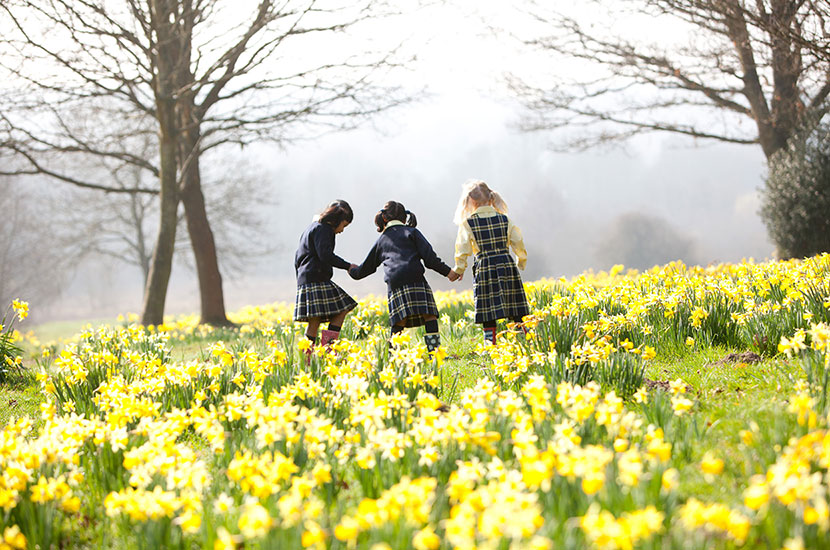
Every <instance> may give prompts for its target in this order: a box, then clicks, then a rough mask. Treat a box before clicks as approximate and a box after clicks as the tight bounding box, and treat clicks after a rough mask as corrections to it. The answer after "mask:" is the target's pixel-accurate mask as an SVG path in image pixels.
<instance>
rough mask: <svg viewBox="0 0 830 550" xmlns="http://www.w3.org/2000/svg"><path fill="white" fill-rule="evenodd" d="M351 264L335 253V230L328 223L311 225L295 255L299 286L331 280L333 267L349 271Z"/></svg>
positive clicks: (301, 238) (295, 268)
mask: <svg viewBox="0 0 830 550" xmlns="http://www.w3.org/2000/svg"><path fill="white" fill-rule="evenodd" d="M350 265H351V264H350V263H349V262H347V261H346V260H344V259H343V258H341V257H340V256H338V255H337V254H335V253H334V228H333V227H332V226H330V225H329V224H327V223H320V222H314V223H312V224H311V225H309V226H308V227H307V228H306V230H305V232H303V235H302V237H300V246H299V247H298V248H297V253H296V254H295V255H294V271H295V272H296V274H297V285H298V286H299V285H304V284H308V283H320V282H323V281H329V280H331V277H332V275H334V270H333V269H332V267H337V268H340V269H349V266H350Z"/></svg>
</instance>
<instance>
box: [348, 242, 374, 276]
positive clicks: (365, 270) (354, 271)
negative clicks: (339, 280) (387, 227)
mask: <svg viewBox="0 0 830 550" xmlns="http://www.w3.org/2000/svg"><path fill="white" fill-rule="evenodd" d="M379 265H380V253H379V250H378V243H377V242H376V243H375V245H374V246H373V247H372V249H371V250H370V251H369V254H367V255H366V259H365V260H363V263H362V264H360V265H358V266H354V267H352V268H350V269H349V276H351V278H352V279H362V278H364V277H368V276H369V275H371V274H372V273H374V272H375V271H377V270H378V266H379Z"/></svg>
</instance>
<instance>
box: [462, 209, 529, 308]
mask: <svg viewBox="0 0 830 550" xmlns="http://www.w3.org/2000/svg"><path fill="white" fill-rule="evenodd" d="M467 223H468V224H470V229H472V231H473V238H474V239H475V242H476V244H477V245H478V253H477V254H476V256H475V260H474V261H473V295H474V296H475V306H476V323H485V322H488V321H496V320H498V319H520V318H522V317H524V316H525V315H529V314H530V306H528V303H527V296H526V295H525V289H524V285H523V284H522V278H521V276H520V275H519V268H518V267H517V266H516V262H515V261H514V260H513V258H512V257H511V256H510V249H509V246H510V244H509V235H508V234H507V229H508V220H507V216H505V215H504V214H496V215H495V216H486V217H485V216H479V215H478V214H473V215H472V216H471V217H470V218H468V219H467Z"/></svg>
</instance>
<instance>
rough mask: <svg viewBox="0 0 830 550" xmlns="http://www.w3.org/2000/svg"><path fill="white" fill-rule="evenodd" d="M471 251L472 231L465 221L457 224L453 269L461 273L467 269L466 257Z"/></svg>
mask: <svg viewBox="0 0 830 550" xmlns="http://www.w3.org/2000/svg"><path fill="white" fill-rule="evenodd" d="M472 253H473V232H472V231H471V230H470V225H469V224H468V223H467V222H466V221H465V222H464V223H462V224H461V225H459V226H458V235H456V237H455V267H454V268H453V271H455V272H456V273H458V274H459V275H463V274H464V271H465V270H466V269H467V258H468V257H469V256H470V254H472Z"/></svg>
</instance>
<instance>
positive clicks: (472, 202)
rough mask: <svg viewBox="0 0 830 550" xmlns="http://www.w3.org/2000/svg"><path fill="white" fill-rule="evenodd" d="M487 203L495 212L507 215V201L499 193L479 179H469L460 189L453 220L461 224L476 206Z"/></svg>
mask: <svg viewBox="0 0 830 550" xmlns="http://www.w3.org/2000/svg"><path fill="white" fill-rule="evenodd" d="M487 205H490V206H492V207H493V208H495V209H496V212H498V213H500V214H505V215H507V203H506V202H504V199H503V198H501V195H499V194H498V193H496V192H495V191H493V190H492V189H490V187H489V186H488V185H487V184H486V183H484V182H483V181H481V180H470V181H468V182H467V183H465V184H464V187H463V188H462V190H461V198H460V199H459V201H458V208H456V209H455V217H454V218H453V222H455V224H456V225H461V224H462V223H464V221H465V220H466V219H467V218H469V217H470V214H472V213H473V211H474V210H475V209H476V208H479V207H481V206H487Z"/></svg>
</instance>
